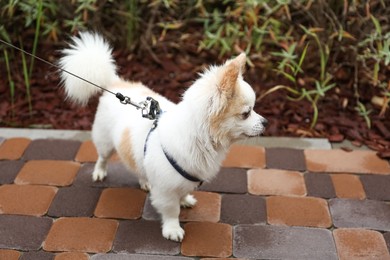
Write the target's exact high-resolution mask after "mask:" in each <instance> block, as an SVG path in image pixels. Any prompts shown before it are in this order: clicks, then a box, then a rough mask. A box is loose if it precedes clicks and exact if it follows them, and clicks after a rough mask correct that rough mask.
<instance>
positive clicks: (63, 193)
mask: <svg viewBox="0 0 390 260" xmlns="http://www.w3.org/2000/svg"><path fill="white" fill-rule="evenodd" d="M100 193H101V189H98V188H91V187H77V186H76V187H74V186H71V187H66V188H61V189H59V190H58V192H57V194H56V196H55V197H54V200H53V202H52V203H51V205H50V208H49V211H48V212H47V214H48V215H49V216H53V217H92V216H93V212H94V210H95V207H96V204H97V202H98V200H99V197H100Z"/></svg>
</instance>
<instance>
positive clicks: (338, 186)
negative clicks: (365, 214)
mask: <svg viewBox="0 0 390 260" xmlns="http://www.w3.org/2000/svg"><path fill="white" fill-rule="evenodd" d="M331 177H332V181H333V185H334V188H335V192H336V196H337V197H338V198H343V199H359V200H362V199H365V198H366V193H365V192H364V189H363V185H362V183H361V182H360V179H359V176H356V175H351V174H332V175H331Z"/></svg>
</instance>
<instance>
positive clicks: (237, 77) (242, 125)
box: [184, 53, 267, 146]
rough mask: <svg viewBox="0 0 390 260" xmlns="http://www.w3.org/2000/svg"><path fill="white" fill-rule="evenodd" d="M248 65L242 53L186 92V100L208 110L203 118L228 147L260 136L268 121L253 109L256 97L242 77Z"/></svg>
mask: <svg viewBox="0 0 390 260" xmlns="http://www.w3.org/2000/svg"><path fill="white" fill-rule="evenodd" d="M245 64H246V56H245V54H244V53H242V54H240V55H239V56H237V57H236V58H234V59H231V60H228V61H226V62H225V64H223V65H221V66H212V67H210V68H209V69H208V70H206V71H205V72H204V73H203V74H202V75H201V77H200V79H198V80H197V81H196V82H195V83H194V85H193V87H192V88H190V89H189V90H188V91H187V92H186V93H185V96H184V98H185V99H187V96H188V99H191V100H192V101H193V102H192V103H193V104H194V105H198V106H202V107H203V108H204V109H205V110H203V111H204V115H203V117H205V118H203V119H202V120H204V121H203V122H205V123H206V124H207V128H208V129H209V133H210V136H211V138H212V141H213V143H215V144H217V145H223V146H229V145H230V144H231V143H233V142H235V141H238V140H241V139H245V138H249V137H256V136H259V135H261V134H262V133H263V132H264V129H265V126H266V124H267V120H266V119H265V118H263V117H262V116H260V115H259V114H257V113H256V112H255V111H254V110H253V108H254V105H255V100H256V96H255V92H254V91H253V89H252V87H251V86H250V85H249V84H248V83H247V82H245V81H244V79H243V77H242V74H243V72H244V71H245ZM194 102H196V103H194Z"/></svg>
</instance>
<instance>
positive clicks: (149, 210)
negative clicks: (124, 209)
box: [142, 195, 161, 220]
mask: <svg viewBox="0 0 390 260" xmlns="http://www.w3.org/2000/svg"><path fill="white" fill-rule="evenodd" d="M142 218H143V219H146V220H160V219H161V218H160V215H159V214H158V213H157V211H156V209H155V208H154V207H153V206H152V203H151V201H150V198H149V195H148V196H147V198H146V200H145V206H144V211H143V214H142Z"/></svg>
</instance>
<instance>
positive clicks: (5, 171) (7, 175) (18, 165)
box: [0, 161, 24, 184]
mask: <svg viewBox="0 0 390 260" xmlns="http://www.w3.org/2000/svg"><path fill="white" fill-rule="evenodd" d="M23 165H24V162H23V161H0V184H11V183H13V182H14V180H15V177H16V175H18V173H19V171H20V169H22V167H23Z"/></svg>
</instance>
